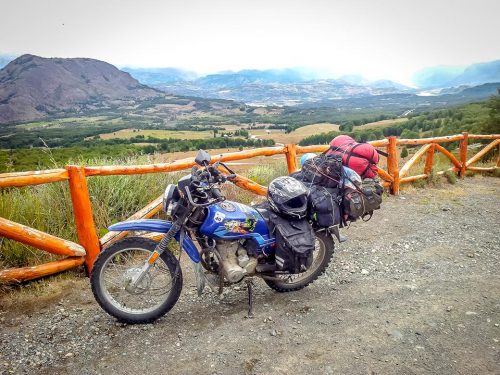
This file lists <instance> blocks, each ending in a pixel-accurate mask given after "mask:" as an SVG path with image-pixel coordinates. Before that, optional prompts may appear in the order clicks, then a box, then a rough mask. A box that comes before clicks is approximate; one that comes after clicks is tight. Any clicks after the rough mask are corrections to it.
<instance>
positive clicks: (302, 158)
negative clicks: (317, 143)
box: [300, 152, 316, 166]
mask: <svg viewBox="0 0 500 375" xmlns="http://www.w3.org/2000/svg"><path fill="white" fill-rule="evenodd" d="M315 157H316V154H313V153H312V152H308V153H307V154H304V155H302V157H301V158H300V165H301V166H304V163H305V162H306V161H307V160H309V159H312V158H315Z"/></svg>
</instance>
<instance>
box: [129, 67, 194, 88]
mask: <svg viewBox="0 0 500 375" xmlns="http://www.w3.org/2000/svg"><path fill="white" fill-rule="evenodd" d="M121 70H122V71H124V72H127V73H130V75H131V76H132V77H134V78H135V79H137V80H138V81H139V82H141V83H144V84H145V85H148V86H152V85H159V84H162V83H174V82H183V81H192V80H194V79H196V78H197V77H198V75H197V74H196V73H195V72H191V71H187V70H183V69H177V68H129V67H122V68H121Z"/></svg>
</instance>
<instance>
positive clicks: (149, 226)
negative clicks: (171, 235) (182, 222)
mask: <svg viewBox="0 0 500 375" xmlns="http://www.w3.org/2000/svg"><path fill="white" fill-rule="evenodd" d="M171 227H172V222H170V221H166V220H158V219H140V220H130V221H122V222H121V223H116V224H113V225H111V226H110V227H109V228H108V229H109V230H110V231H113V232H123V231H129V230H142V231H146V232H155V233H167V232H168V231H169V230H170V228H171ZM175 239H176V240H177V242H179V241H180V232H177V234H176V235H175ZM180 246H181V247H182V248H183V249H184V251H185V252H186V253H187V255H189V258H191V260H192V261H193V262H195V263H199V262H200V254H199V253H198V249H197V248H196V246H195V245H194V243H193V240H192V239H191V237H189V236H184V239H183V241H182V244H180Z"/></svg>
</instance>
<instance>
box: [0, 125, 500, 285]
mask: <svg viewBox="0 0 500 375" xmlns="http://www.w3.org/2000/svg"><path fill="white" fill-rule="evenodd" d="M471 139H472V140H492V141H491V142H490V143H489V144H488V145H486V146H485V147H484V148H483V149H482V150H480V151H479V152H478V153H476V154H475V155H474V156H473V157H472V158H470V159H469V160H467V146H468V142H469V140H471ZM456 141H459V142H460V146H459V151H460V152H459V157H458V158H457V157H455V156H454V155H453V154H452V153H451V152H449V151H448V150H447V149H446V148H444V147H443V146H442V145H441V144H442V143H447V142H456ZM369 143H370V144H372V145H373V146H374V147H385V148H386V152H387V155H388V157H387V170H384V169H382V168H379V169H378V175H379V177H380V178H381V179H382V180H383V183H384V186H386V187H388V188H389V191H390V193H391V194H398V193H399V189H400V185H401V184H403V183H409V182H413V181H416V180H419V179H425V178H428V177H429V175H430V174H431V172H432V169H433V163H434V153H435V152H441V153H442V154H444V155H445V156H446V157H447V158H448V159H449V160H450V162H451V164H452V167H451V168H449V169H448V170H453V171H455V172H456V173H457V174H458V175H459V176H460V177H461V178H463V177H464V176H465V172H466V171H477V172H484V171H493V170H495V168H500V134H487V135H475V134H468V133H462V134H458V135H451V136H445V137H435V138H422V139H399V138H397V137H388V138H386V139H382V140H376V141H371V142H369ZM402 145H408V146H419V145H422V147H421V148H420V149H419V150H417V151H416V152H415V153H414V154H413V156H412V157H411V158H410V159H409V160H408V161H407V162H406V163H405V164H404V165H403V166H402V167H401V168H400V167H399V157H398V146H402ZM495 147H497V148H498V149H499V157H498V159H497V161H496V165H495V166H492V167H473V166H472V165H473V164H474V163H476V162H477V161H479V160H480V159H481V158H482V157H484V156H485V155H486V154H487V153H488V152H489V151H491V150H493V149H494V148H495ZM327 149H328V145H314V146H298V145H294V144H290V145H285V146H280V147H262V148H258V149H252V150H244V151H239V152H230V153H226V154H221V155H215V156H213V158H212V162H216V161H224V162H226V161H235V160H243V159H249V158H254V157H258V156H273V155H285V159H286V163H287V166H288V172H289V173H292V172H295V171H296V170H297V169H298V164H297V155H300V154H304V153H307V152H323V151H326V150H327ZM424 156H425V165H424V170H423V173H422V174H418V175H413V176H409V175H408V174H409V172H410V170H411V168H412V167H414V166H415V165H416V164H417V162H418V161H419V160H420V159H422V158H423V157H424ZM193 165H195V162H194V158H185V159H180V160H176V161H174V162H171V163H158V164H147V165H127V166H98V167H88V166H87V167H85V166H75V165H69V166H66V168H65V169H52V170H45V171H33V172H16V173H3V174H0V188H12V187H21V186H30V185H39V184H45V183H50V182H58V181H66V180H67V181H68V182H69V188H70V193H71V201H72V204H73V213H74V216H75V223H76V230H77V235H78V241H79V244H76V243H73V242H71V241H67V240H64V239H61V238H58V237H55V236H52V235H50V234H47V233H44V232H41V231H39V230H36V229H33V228H29V227H27V226H24V225H22V224H18V223H14V222H12V221H9V220H7V219H5V218H0V236H3V237H6V238H9V239H12V240H16V241H19V242H22V243H25V244H28V245H30V246H33V247H36V248H38V249H41V250H44V251H48V252H50V253H54V254H58V255H62V256H66V258H63V259H60V260H56V261H53V262H49V263H46V264H41V265H38V266H34V267H23V268H14V269H7V270H0V282H21V281H26V280H32V279H36V278H39V277H43V276H47V275H52V274H54V273H57V272H61V271H64V270H68V269H71V268H75V267H78V266H80V265H82V264H83V263H85V267H86V270H87V272H90V271H91V270H92V265H93V263H94V260H95V258H96V257H97V255H98V254H99V252H100V251H101V249H102V248H104V247H106V246H108V245H109V244H110V243H112V242H113V241H116V240H117V239H119V238H122V237H124V236H126V234H127V233H125V232H109V233H107V234H106V235H105V236H103V237H102V238H101V239H99V238H98V236H97V231H96V228H95V224H94V219H93V215H92V207H91V203H90V198H89V192H88V188H87V181H86V179H87V177H91V176H111V175H132V174H144V173H163V172H174V171H181V170H186V169H189V168H191V167H192V166H193ZM444 172H445V171H438V172H437V174H442V173H444ZM234 184H235V185H237V186H238V187H240V188H242V189H245V190H248V191H251V192H253V193H255V194H259V195H265V194H266V192H267V188H266V187H265V186H262V185H259V184H258V183H256V182H254V181H252V180H250V179H248V178H246V177H244V176H240V175H238V176H237V177H236V179H235V180H234ZM161 204H162V197H161V196H160V197H158V198H156V199H155V200H154V201H152V202H151V203H150V204H148V205H147V206H146V207H144V208H143V209H141V210H140V211H138V212H137V213H136V214H134V215H132V216H131V217H130V218H129V220H133V219H140V218H150V217H152V216H154V215H156V214H157V213H158V212H159V211H160V209H161Z"/></svg>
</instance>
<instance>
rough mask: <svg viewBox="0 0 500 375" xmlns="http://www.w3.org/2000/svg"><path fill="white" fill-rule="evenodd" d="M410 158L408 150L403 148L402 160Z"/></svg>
mask: <svg viewBox="0 0 500 375" xmlns="http://www.w3.org/2000/svg"><path fill="white" fill-rule="evenodd" d="M407 156H408V149H407V148H406V146H405V147H403V149H402V150H401V158H406V157H407Z"/></svg>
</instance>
